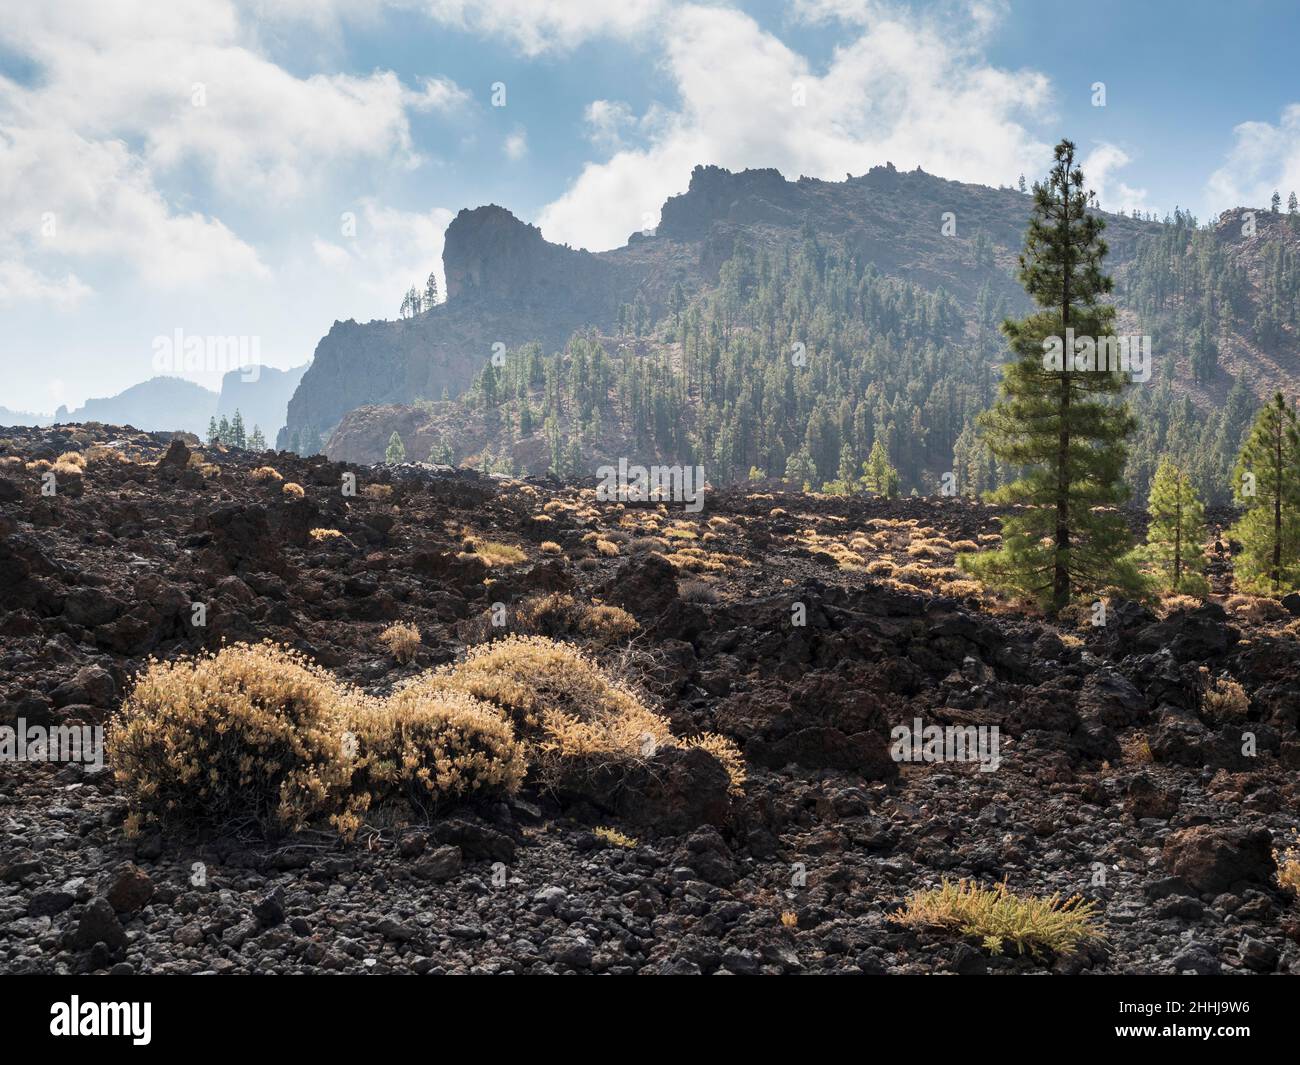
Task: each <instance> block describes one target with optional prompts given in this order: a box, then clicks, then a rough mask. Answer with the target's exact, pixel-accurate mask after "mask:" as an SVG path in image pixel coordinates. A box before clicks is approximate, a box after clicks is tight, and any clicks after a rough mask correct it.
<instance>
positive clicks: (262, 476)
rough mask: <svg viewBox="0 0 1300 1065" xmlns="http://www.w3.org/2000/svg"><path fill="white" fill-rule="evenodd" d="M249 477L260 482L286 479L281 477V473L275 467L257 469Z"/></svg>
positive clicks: (259, 467)
mask: <svg viewBox="0 0 1300 1065" xmlns="http://www.w3.org/2000/svg"><path fill="white" fill-rule="evenodd" d="M248 476H249V477H251V478H252V479H253V480H255V481H258V482H262V481H283V480H284V478H283V477H282V476H280V471H279V470H277V469H276V468H275V467H274V466H258V467H257V469H255V470H254V471H253V472H252V473H250V474H249V475H248Z"/></svg>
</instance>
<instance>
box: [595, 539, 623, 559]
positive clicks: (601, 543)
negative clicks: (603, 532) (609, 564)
mask: <svg viewBox="0 0 1300 1065" xmlns="http://www.w3.org/2000/svg"><path fill="white" fill-rule="evenodd" d="M596 550H597V551H599V552H600V553H601V554H602V555H604V556H605V557H606V558H613V557H615V556H616V555H617V554H618V544H616V543H614V541H613V540H603V539H602V540H597V541H596Z"/></svg>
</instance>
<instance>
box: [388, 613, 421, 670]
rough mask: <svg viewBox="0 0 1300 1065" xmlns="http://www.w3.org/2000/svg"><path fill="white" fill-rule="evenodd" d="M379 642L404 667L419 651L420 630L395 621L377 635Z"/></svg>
mask: <svg viewBox="0 0 1300 1065" xmlns="http://www.w3.org/2000/svg"><path fill="white" fill-rule="evenodd" d="M379 642H380V643H382V644H383V645H384V646H385V647H387V648H388V653H389V654H391V655H392V656H393V657H394V658H395V659H397V661H399V662H401V663H402V664H403V665H406V664H407V663H408V662H410V661H412V660H413V659H414V658H415V656H416V655H417V654H418V653H419V650H420V630H419V629H417V628H416V627H415V626H414V625H411V624H408V623H407V622H404V621H395V622H393V624H391V625H389V626H388V627H387V628H386V629H384V631H383V632H381V633H380V634H379Z"/></svg>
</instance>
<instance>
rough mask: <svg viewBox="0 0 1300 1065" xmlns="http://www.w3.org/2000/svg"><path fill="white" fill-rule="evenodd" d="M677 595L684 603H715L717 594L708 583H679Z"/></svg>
mask: <svg viewBox="0 0 1300 1065" xmlns="http://www.w3.org/2000/svg"><path fill="white" fill-rule="evenodd" d="M677 595H678V597H679V598H681V600H682V601H683V602H685V603H716V602H717V601H718V592H717V589H715V588H714V587H713V585H711V584H709V583H708V581H680V582H679V583H678V585H677Z"/></svg>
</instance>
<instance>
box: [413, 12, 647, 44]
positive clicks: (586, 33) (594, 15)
mask: <svg viewBox="0 0 1300 1065" xmlns="http://www.w3.org/2000/svg"><path fill="white" fill-rule="evenodd" d="M668 7H669V4H668V3H667V2H666V0H546V2H539V0H426V2H425V11H426V12H427V13H428V14H429V16H430V17H431V18H433V19H435V20H436V21H438V22H441V23H444V24H446V25H450V26H455V27H457V28H458V29H464V30H470V31H473V32H475V33H478V34H481V35H484V36H493V37H504V38H506V39H507V40H509V41H510V42H511V43H513V44H514V45H515V47H516V48H518V49H519V51H521V52H522V53H523V54H524V55H530V56H534V55H540V54H541V53H543V52H552V51H567V50H569V49H572V48H575V47H576V46H578V45H580V44H582V43H584V42H585V41H588V40H591V39H593V38H599V37H610V38H621V39H624V40H627V39H635V38H636V37H638V36H640V35H642V34H644V33H646V32H647V31H648V30H649V28H650V27H651V26H652V25H653V24H654V23H655V22H656V20H657V19H659V17H660V16H661V15H663V14H664V12H665V11H666V10H668Z"/></svg>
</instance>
